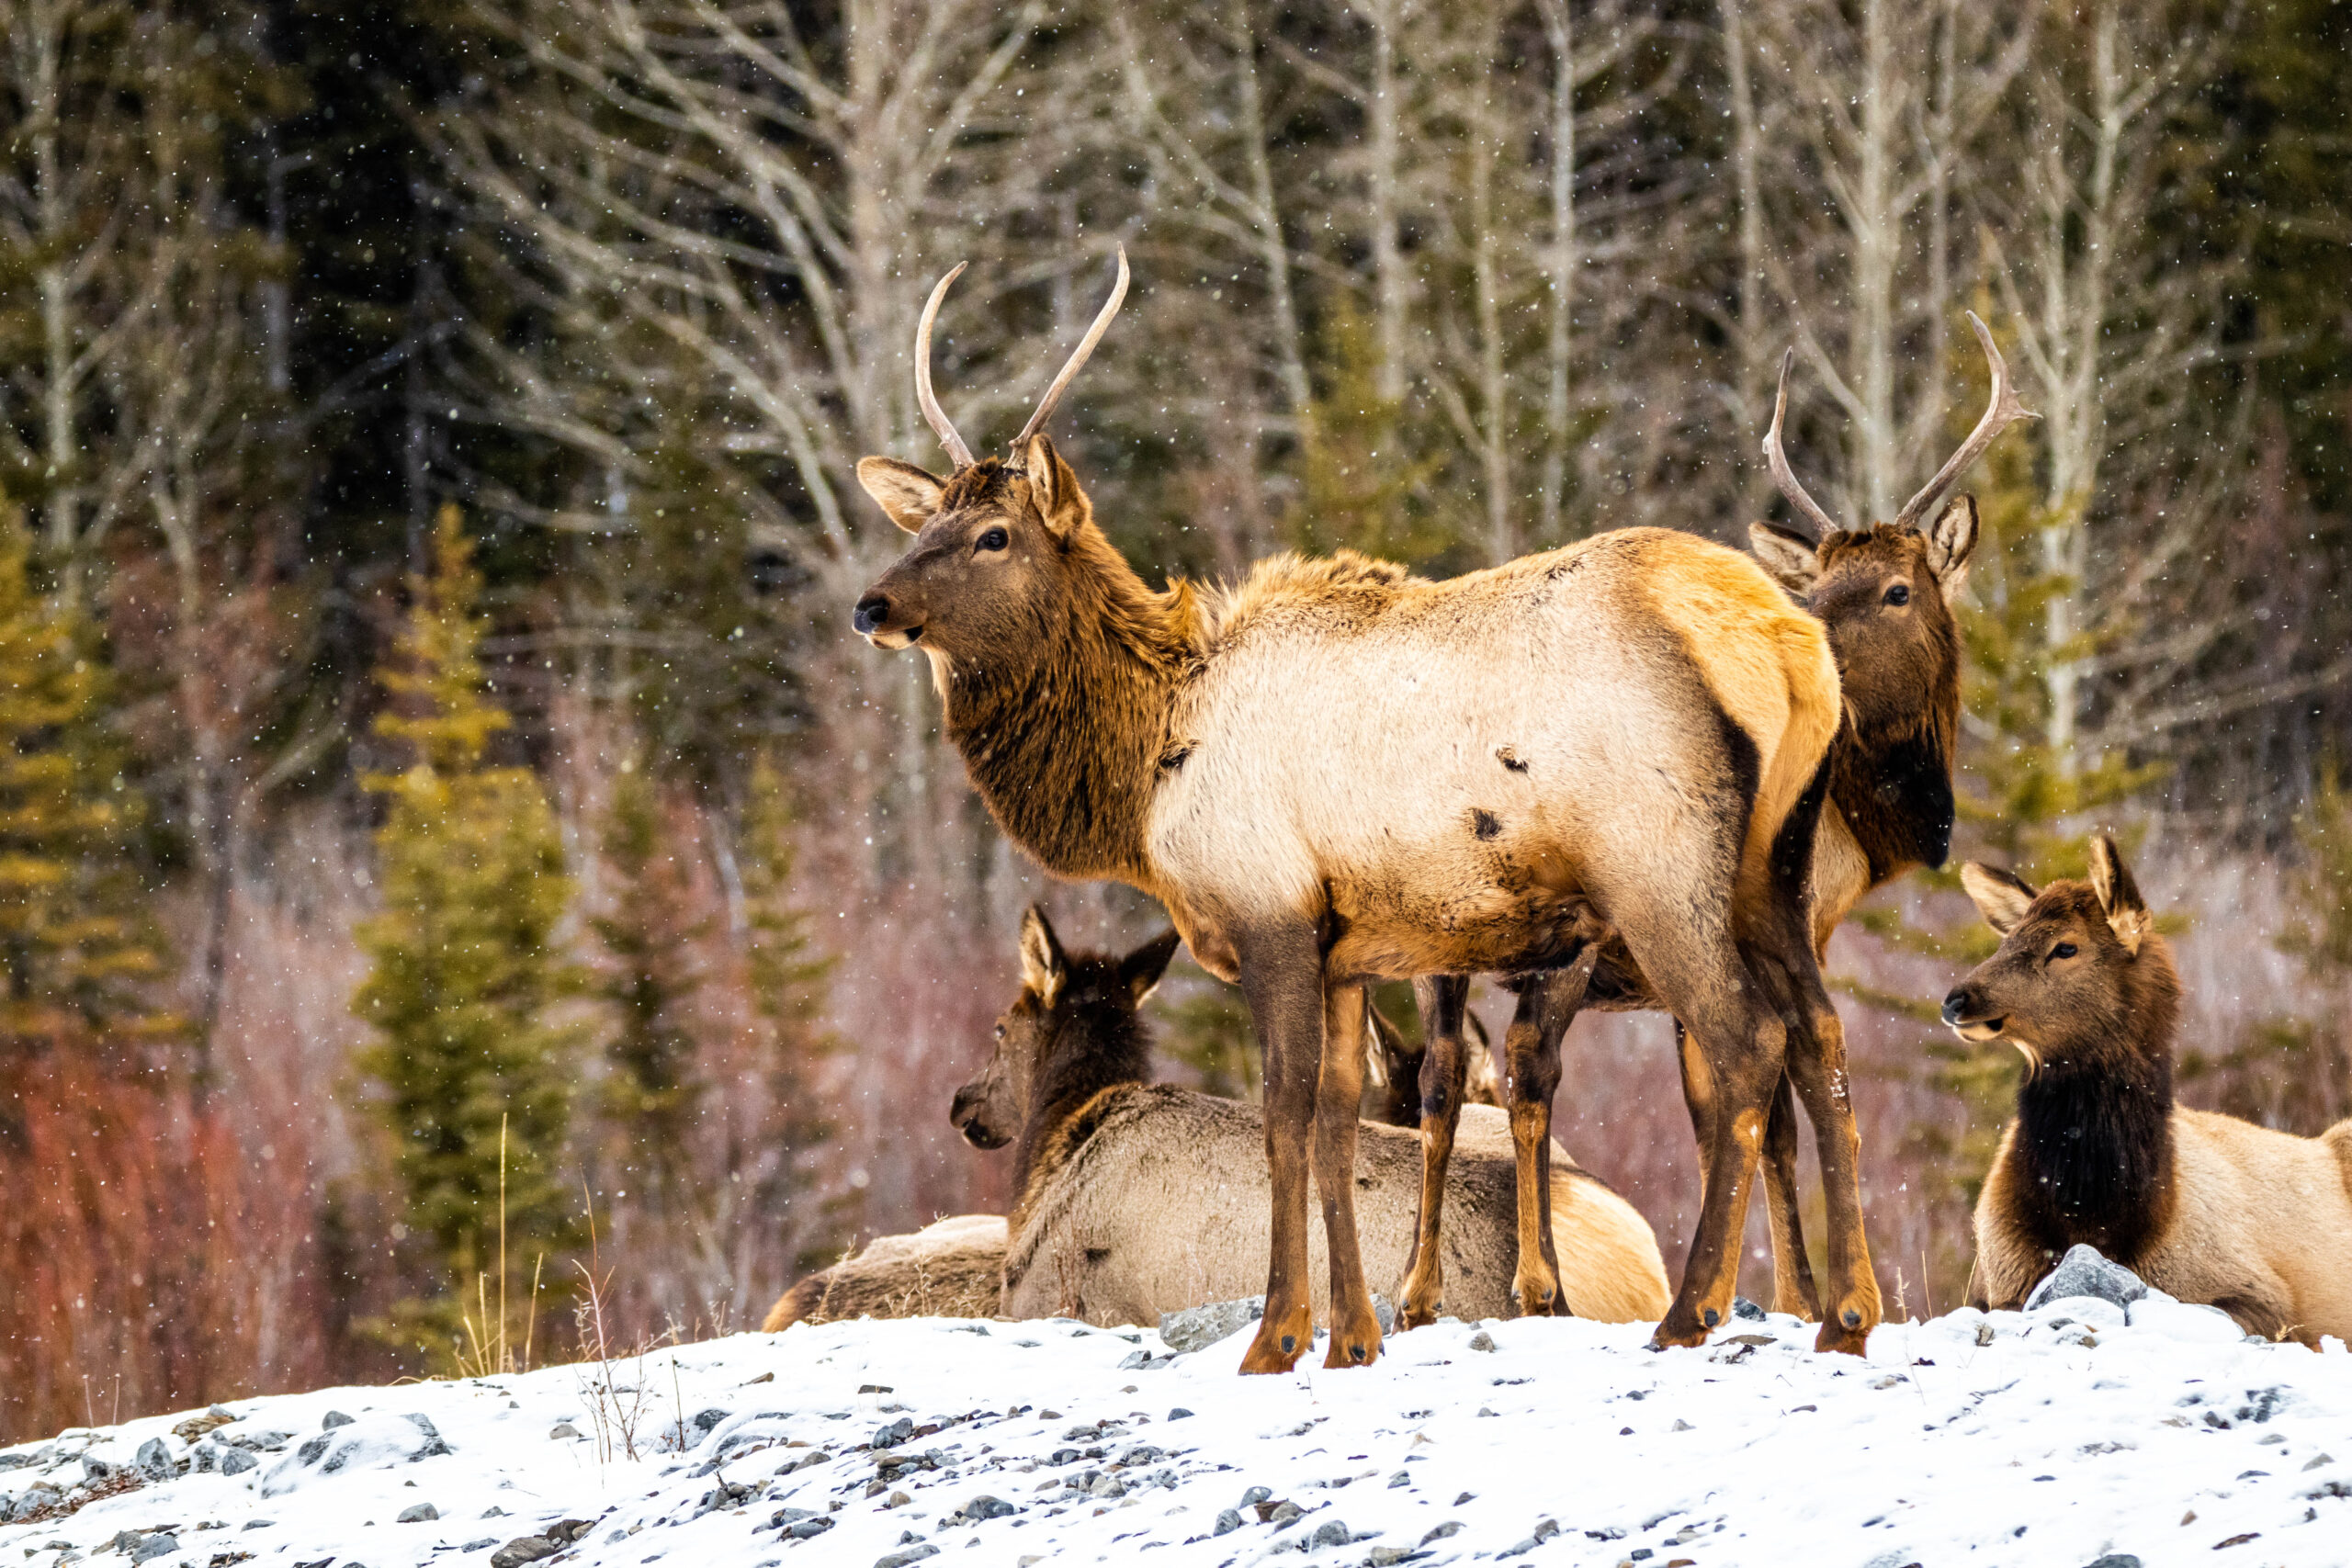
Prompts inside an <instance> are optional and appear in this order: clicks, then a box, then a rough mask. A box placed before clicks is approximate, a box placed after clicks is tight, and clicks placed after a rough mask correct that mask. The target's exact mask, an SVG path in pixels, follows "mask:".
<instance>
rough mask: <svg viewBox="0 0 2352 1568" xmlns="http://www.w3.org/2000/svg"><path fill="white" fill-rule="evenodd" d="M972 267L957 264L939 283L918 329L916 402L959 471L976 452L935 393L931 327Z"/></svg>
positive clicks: (970, 462)
mask: <svg viewBox="0 0 2352 1568" xmlns="http://www.w3.org/2000/svg"><path fill="white" fill-rule="evenodd" d="M969 265H972V264H971V263H970V262H957V263H956V269H955V270H954V271H953V272H950V273H949V274H948V275H947V276H945V277H943V278H941V279H940V280H939V286H938V287H937V288H933V290H932V291H931V298H930V299H929V300H927V301H925V302H924V305H923V308H922V322H921V323H920V324H919V325H917V326H916V328H915V401H916V402H917V403H919V404H921V405H922V417H923V418H924V419H925V420H926V421H928V422H929V423H930V424H931V429H932V434H934V435H936V436H938V437H939V444H940V445H941V446H944V447H946V448H947V455H948V456H949V457H953V458H955V459H956V467H957V468H970V467H971V466H972V449H971V448H970V447H969V446H965V445H964V438H963V437H962V436H960V435H958V434H956V426H955V425H953V424H952V423H949V422H948V419H947V413H946V411H945V410H944V409H942V408H941V407H940V406H939V394H937V393H936V392H933V390H932V389H931V323H932V322H933V321H936V320H938V319H939V302H940V301H941V300H942V299H946V298H947V286H948V285H949V284H951V283H953V282H955V281H956V279H957V278H958V277H960V276H963V273H964V269H965V268H966V267H967V266H969Z"/></svg>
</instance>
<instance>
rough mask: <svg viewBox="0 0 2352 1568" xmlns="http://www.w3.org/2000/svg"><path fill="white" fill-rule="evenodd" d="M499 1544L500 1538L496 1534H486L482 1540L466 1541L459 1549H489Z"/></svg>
mask: <svg viewBox="0 0 2352 1568" xmlns="http://www.w3.org/2000/svg"><path fill="white" fill-rule="evenodd" d="M497 1544H498V1538H497V1537H496V1536H494V1535H486V1536H484V1537H482V1538H481V1540H469V1541H468V1542H466V1544H465V1545H463V1546H461V1547H459V1548H458V1551H488V1550H489V1549H490V1548H492V1547H493V1546H496V1545H497Z"/></svg>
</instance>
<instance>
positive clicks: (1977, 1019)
mask: <svg viewBox="0 0 2352 1568" xmlns="http://www.w3.org/2000/svg"><path fill="white" fill-rule="evenodd" d="M1987 1014H1988V1009H1987V1007H1986V1005H1985V997H1984V995H1983V994H1982V993H1981V992H1980V991H1978V989H1977V988H1976V987H1974V986H1972V985H1968V984H1965V983H1963V984H1962V985H1958V986H1954V987H1952V988H1951V994H1950V995H1948V996H1946V997H1945V998H1944V1021H1945V1022H1946V1023H1948V1024H1950V1025H1951V1028H1952V1030H1953V1032H1955V1033H1957V1034H1958V1035H1959V1036H1960V1037H1961V1038H1962V1040H1968V1041H1973V1042H1975V1043H1979V1044H1982V1043H1984V1042H1985V1041H1987V1040H1992V1039H1995V1038H1997V1037H1998V1036H1999V1034H2000V1032H2001V1027H2002V1026H2003V1025H2004V1024H2006V1023H2007V1022H2008V1018H2007V1015H2006V1014H2002V1015H1998V1016H1987Z"/></svg>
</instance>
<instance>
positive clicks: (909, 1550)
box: [874, 1540, 939, 1568]
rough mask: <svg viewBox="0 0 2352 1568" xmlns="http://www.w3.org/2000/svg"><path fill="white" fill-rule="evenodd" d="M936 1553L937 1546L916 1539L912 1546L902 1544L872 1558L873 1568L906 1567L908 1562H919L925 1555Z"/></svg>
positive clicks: (937, 1553)
mask: <svg viewBox="0 0 2352 1568" xmlns="http://www.w3.org/2000/svg"><path fill="white" fill-rule="evenodd" d="M938 1555H939V1548H937V1547H935V1546H933V1545H932V1544H931V1542H929V1541H927V1540H924V1541H917V1542H916V1543H915V1544H914V1545H912V1546H902V1547H900V1548H899V1550H898V1551H886V1552H884V1553H883V1554H882V1555H881V1556H879V1557H877V1558H876V1559H875V1560H874V1568H907V1564H908V1563H910V1562H922V1560H923V1559H924V1558H926V1557H936V1556H938Z"/></svg>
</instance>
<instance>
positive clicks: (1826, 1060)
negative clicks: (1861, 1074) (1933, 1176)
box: [1788, 942, 1881, 1356]
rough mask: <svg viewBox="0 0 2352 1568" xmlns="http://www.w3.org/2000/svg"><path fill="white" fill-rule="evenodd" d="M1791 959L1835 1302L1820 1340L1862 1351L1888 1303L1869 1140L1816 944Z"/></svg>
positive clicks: (1796, 1047)
mask: <svg viewBox="0 0 2352 1568" xmlns="http://www.w3.org/2000/svg"><path fill="white" fill-rule="evenodd" d="M1788 967H1789V969H1790V970H1791V971H1792V973H1791V975H1790V978H1791V979H1792V981H1793V982H1794V983H1795V988H1796V991H1797V1000H1798V1003H1799V1005H1800V1007H1801V1008H1802V1017H1803V1020H1804V1029H1803V1031H1802V1037H1801V1038H1799V1039H1797V1040H1795V1041H1792V1042H1791V1046H1790V1051H1789V1073H1790V1076H1791V1077H1792V1078H1793V1079H1794V1080H1795V1083H1796V1090H1797V1093H1798V1094H1800V1095H1802V1096H1803V1097H1804V1109H1805V1114H1806V1115H1807V1116H1809V1117H1811V1118H1812V1119H1813V1131H1814V1141H1815V1148H1816V1149H1817V1151H1818V1152H1819V1155H1820V1156H1821V1185H1822V1190H1823V1195H1824V1198H1825V1199H1826V1209H1827V1229H1828V1233H1829V1234H1828V1264H1829V1268H1828V1276H1829V1279H1828V1283H1829V1290H1828V1300H1827V1302H1826V1303H1825V1304H1826V1306H1827V1308H1828V1310H1827V1311H1826V1313H1824V1314H1823V1315H1822V1319H1821V1332H1820V1334H1819V1335H1818V1336H1816V1337H1815V1340H1814V1348H1815V1349H1816V1350H1842V1351H1845V1352H1847V1353H1849V1354H1851V1355H1856V1356H1859V1355H1860V1354H1861V1353H1862V1348H1863V1346H1864V1345H1865V1344H1867V1343H1868V1342H1869V1340H1870V1334H1871V1329H1872V1328H1874V1327H1876V1326H1877V1325H1878V1321H1879V1315H1880V1311H1881V1308H1880V1302H1879V1292H1878V1275H1877V1273H1876V1272H1875V1271H1874V1270H1873V1269H1871V1248H1870V1240H1869V1238H1868V1237H1867V1236H1866V1235H1864V1234H1863V1232H1862V1190H1861V1141H1862V1140H1861V1133H1860V1130H1859V1129H1858V1128H1857V1127H1856V1125H1855V1123H1854V1102H1853V1099H1852V1096H1851V1095H1850V1094H1849V1092H1848V1089H1847V1082H1848V1080H1847V1073H1846V1029H1845V1025H1844V1024H1843V1023H1842V1022H1840V1021H1839V1020H1838V1010H1837V1009H1836V1008H1834V1007H1833V1006H1831V1005H1830V1001H1829V993H1828V991H1827V990H1826V988H1825V987H1823V985H1822V983H1821V971H1820V969H1819V967H1818V966H1817V965H1816V964H1815V962H1814V957H1813V948H1812V946H1811V944H1809V943H1805V942H1799V943H1797V944H1796V948H1795V952H1794V953H1793V954H1792V956H1791V958H1790V959H1789V961H1788Z"/></svg>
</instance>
